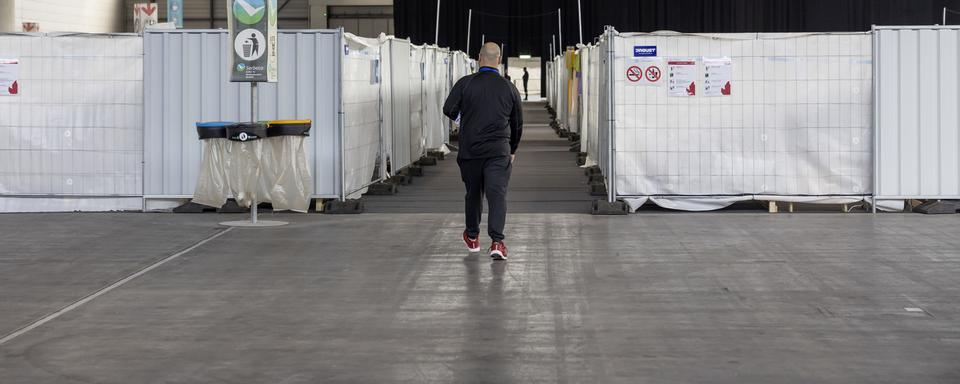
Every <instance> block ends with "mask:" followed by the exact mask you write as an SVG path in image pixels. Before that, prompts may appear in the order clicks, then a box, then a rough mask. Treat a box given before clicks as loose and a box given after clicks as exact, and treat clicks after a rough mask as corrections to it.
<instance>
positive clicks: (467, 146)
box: [443, 43, 523, 260]
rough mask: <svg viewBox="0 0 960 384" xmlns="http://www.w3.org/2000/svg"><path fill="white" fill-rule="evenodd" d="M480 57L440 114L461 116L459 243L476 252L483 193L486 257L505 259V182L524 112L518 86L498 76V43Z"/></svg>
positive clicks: (511, 166) (518, 142)
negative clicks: (461, 215) (477, 66)
mask: <svg viewBox="0 0 960 384" xmlns="http://www.w3.org/2000/svg"><path fill="white" fill-rule="evenodd" d="M479 61H480V69H479V70H477V73H474V74H472V75H467V76H464V77H462V78H460V80H457V83H456V84H455V85H454V86H453V89H452V90H450V95H449V96H447V100H446V102H444V103H443V114H444V115H446V116H447V117H449V118H450V119H451V120H453V119H456V118H457V116H458V115H459V116H460V152H459V153H458V154H457V164H458V165H459V166H460V178H461V179H463V184H464V187H466V190H467V194H466V196H465V197H464V211H465V213H466V227H467V228H466V230H464V231H463V242H464V244H466V245H467V249H468V250H470V252H479V251H480V240H479V236H480V216H481V215H482V214H483V197H484V195H486V197H487V205H489V206H490V214H489V218H488V219H487V234H488V235H490V239H491V240H492V241H493V243H492V244H491V245H490V257H492V258H493V259H494V260H506V259H507V247H506V246H505V245H503V239H504V235H503V227H504V225H505V223H506V219H507V184H508V183H509V182H510V173H511V171H512V170H513V163H514V161H513V160H514V158H515V156H516V155H515V154H516V153H517V146H518V145H519V144H520V135H521V134H522V133H523V131H522V129H523V111H522V109H521V104H520V103H521V101H520V92H518V91H517V87H516V86H514V85H513V84H512V83H510V82H509V81H508V80H507V79H506V78H504V77H502V76H500V71H499V70H498V69H497V68H498V66H499V65H500V47H499V46H497V44H496V43H486V44H484V45H483V48H482V49H481V50H480V60H479Z"/></svg>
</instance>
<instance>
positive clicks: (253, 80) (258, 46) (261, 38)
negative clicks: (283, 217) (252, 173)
mask: <svg viewBox="0 0 960 384" xmlns="http://www.w3.org/2000/svg"><path fill="white" fill-rule="evenodd" d="M227 15H228V17H227V27H228V28H229V31H230V39H231V41H232V44H228V47H229V48H228V50H229V52H228V53H227V55H228V56H229V58H230V60H228V62H229V65H230V68H229V70H230V81H231V82H242V83H250V122H251V123H253V124H255V123H257V121H258V120H259V118H258V116H257V109H258V108H259V102H258V100H257V84H258V83H262V82H270V83H275V82H277V0H227ZM251 193H252V194H253V195H254V196H256V193H257V191H251ZM223 224H226V225H239V226H273V225H283V224H286V223H285V222H268V221H258V219H257V199H256V197H254V199H253V204H252V205H250V221H249V222H247V221H243V222H226V223H223Z"/></svg>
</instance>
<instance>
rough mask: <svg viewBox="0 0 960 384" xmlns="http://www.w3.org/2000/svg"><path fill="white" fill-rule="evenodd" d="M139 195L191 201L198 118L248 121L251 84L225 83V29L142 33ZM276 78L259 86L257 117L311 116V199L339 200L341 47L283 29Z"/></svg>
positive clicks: (326, 35)
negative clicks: (141, 182) (141, 178)
mask: <svg viewBox="0 0 960 384" xmlns="http://www.w3.org/2000/svg"><path fill="white" fill-rule="evenodd" d="M143 39H144V46H145V50H144V51H145V52H144V62H145V64H144V73H145V74H146V75H145V78H144V100H145V111H144V116H143V119H144V129H145V132H144V172H145V175H144V195H145V197H147V198H148V199H151V198H152V199H167V198H170V199H176V198H188V197H191V196H193V193H194V189H195V187H196V182H197V176H198V173H199V168H200V160H201V156H202V146H201V143H200V141H199V140H198V139H197V133H196V128H195V124H196V122H199V121H249V120H250V86H249V84H247V83H230V82H229V69H228V68H227V67H226V66H227V62H226V52H227V49H228V45H229V41H228V36H227V32H226V31H223V30H151V31H148V32H147V33H145V34H144V37H143ZM278 44H279V54H280V58H279V63H280V68H279V69H280V72H279V73H280V76H279V82H277V83H261V84H260V85H259V118H260V119H262V120H275V119H311V120H313V128H312V129H311V130H310V137H309V138H308V139H307V148H308V151H307V156H308V158H307V159H308V162H309V163H310V164H311V165H312V169H311V174H312V175H313V178H314V186H313V187H314V190H313V194H314V196H315V197H326V198H333V197H337V196H339V195H340V146H339V143H340V133H339V132H340V121H339V118H338V116H339V115H338V113H337V112H338V111H339V110H340V104H339V100H340V97H339V90H340V75H339V72H338V68H339V65H340V64H339V62H340V56H341V54H342V52H343V47H342V44H341V41H340V36H339V33H338V32H337V31H335V30H313V31H281V32H280V34H279V41H278Z"/></svg>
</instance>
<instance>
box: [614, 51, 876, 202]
mask: <svg viewBox="0 0 960 384" xmlns="http://www.w3.org/2000/svg"><path fill="white" fill-rule="evenodd" d="M614 42H615V43H616V44H615V50H616V58H615V63H614V65H613V66H612V73H613V75H612V76H613V78H614V79H615V81H614V83H613V89H614V93H615V96H614V100H615V102H616V104H615V115H614V117H615V120H616V129H615V131H614V133H613V138H614V141H613V142H614V143H615V145H614V147H613V148H614V150H615V151H614V153H615V158H614V159H613V160H614V162H615V163H616V167H615V168H614V169H613V170H612V171H613V174H614V178H615V180H616V185H615V190H616V191H617V195H618V196H744V195H767V196H771V197H769V199H770V200H776V199H777V198H776V196H864V195H869V194H870V192H871V190H872V175H871V171H870V169H871V146H870V143H871V142H872V140H871V139H872V129H871V126H872V125H871V124H872V119H871V111H872V100H871V95H872V85H873V82H872V74H871V68H872V65H871V51H872V48H871V44H870V42H871V38H870V34H869V33H839V34H716V35H677V34H621V35H618V36H617V37H616V38H615V39H614ZM641 45H642V46H648V45H656V46H657V47H658V55H659V56H665V57H687V58H689V57H692V58H694V59H695V60H696V62H697V63H698V64H697V74H696V78H695V79H696V80H695V81H696V83H697V84H698V85H697V87H698V88H699V89H701V91H702V85H703V81H704V75H703V64H702V63H701V62H700V61H701V59H702V58H703V57H728V58H730V59H731V60H732V63H733V68H732V84H733V87H732V92H731V94H730V95H729V96H723V97H705V96H703V94H702V92H697V95H696V96H694V97H669V96H668V94H667V88H666V87H665V86H657V87H645V86H632V85H628V84H627V82H628V80H627V78H626V75H625V74H626V73H627V71H626V68H627V66H628V64H629V65H634V64H633V60H634V57H633V56H634V53H633V52H634V50H633V47H634V46H641ZM664 76H665V77H666V76H667V75H664ZM608 175H610V174H608Z"/></svg>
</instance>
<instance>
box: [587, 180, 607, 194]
mask: <svg viewBox="0 0 960 384" xmlns="http://www.w3.org/2000/svg"><path fill="white" fill-rule="evenodd" d="M606 195H607V186H606V185H605V184H603V182H602V181H601V182H599V183H591V184H590V196H606Z"/></svg>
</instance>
